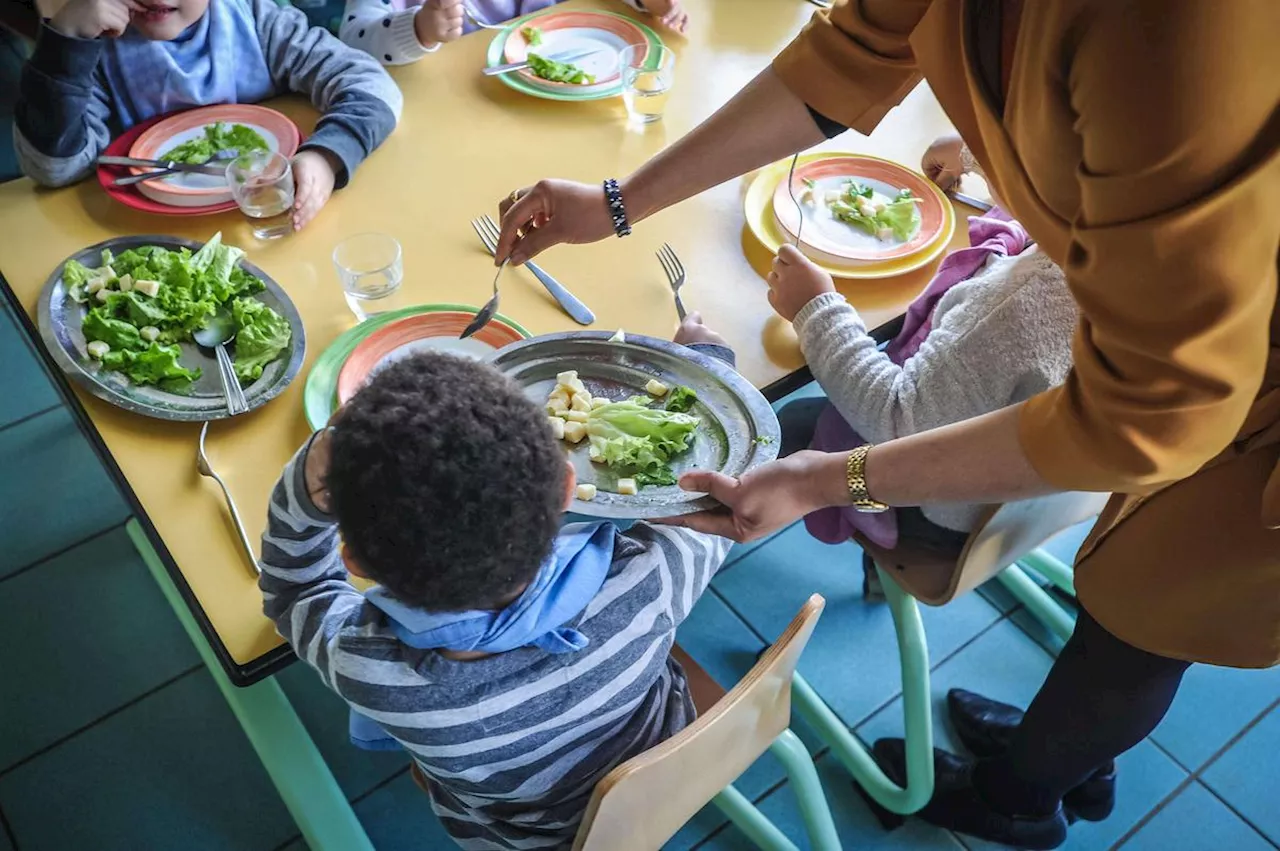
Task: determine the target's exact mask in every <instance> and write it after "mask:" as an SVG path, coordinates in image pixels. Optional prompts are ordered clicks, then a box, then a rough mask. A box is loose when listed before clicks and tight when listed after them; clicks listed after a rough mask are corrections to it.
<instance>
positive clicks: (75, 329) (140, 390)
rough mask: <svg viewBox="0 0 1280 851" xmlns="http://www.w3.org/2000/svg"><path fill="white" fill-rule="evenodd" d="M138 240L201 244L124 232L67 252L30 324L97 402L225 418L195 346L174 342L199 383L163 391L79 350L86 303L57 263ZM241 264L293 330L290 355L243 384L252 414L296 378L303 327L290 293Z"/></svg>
mask: <svg viewBox="0 0 1280 851" xmlns="http://www.w3.org/2000/svg"><path fill="white" fill-rule="evenodd" d="M144 245H158V246H160V247H161V248H167V249H169V250H171V251H174V250H177V249H179V248H188V249H190V250H191V251H193V252H195V251H198V250H199V249H200V246H201V245H202V243H199V242H194V241H192V240H189V239H178V238H177V237H172V236H126V237H119V238H116V239H109V240H107V241H106V242H100V243H98V244H97V245H91V246H89V247H88V248H85V249H82V250H81V251H78V252H76V253H75V254H73V255H71V257H68V258H67V260H64V261H63V262H62V263H61V264H59V265H58V268H57V269H55V270H54V272H53V274H52V275H50V276H49V280H48V282H47V283H46V284H45V285H44V290H43V291H42V292H41V293H40V304H39V310H38V317H37V323H38V325H39V328H40V336H41V337H42V338H43V339H44V344H45V347H46V348H48V350H49V353H50V354H52V355H53V359H54V361H56V362H57V364H58V366H59V367H61V368H62V371H63V372H65V373H66V374H67V376H68V377H69V378H70V379H71V380H72V381H74V382H76V383H77V384H79V385H80V386H81V387H83V388H84V389H85V390H87V391H88V392H90V393H92V394H93V395H94V396H97V397H98V398H99V399H103V400H105V401H107V402H110V403H111V404H113V405H116V406H118V407H121V408H124V409H125V410H126V411H133V412H134V413H137V414H142V415H143V416H148V417H155V418H157V419H161V420H177V421H180V422H207V421H209V420H220V419H226V418H227V417H229V416H230V414H229V413H228V412H227V403H226V399H225V398H224V397H223V395H222V383H221V381H220V380H219V379H218V362H217V360H216V359H215V358H214V357H213V356H212V355H206V354H205V353H204V352H202V351H201V350H200V349H199V347H197V346H196V345H195V344H194V343H180V344H179V345H180V347H181V348H182V357H181V358H180V360H181V363H182V364H183V366H186V367H196V366H198V367H200V370H201V375H200V378H199V380H197V381H195V382H193V383H192V384H191V386H190V387H189V388H188V391H187V392H186V393H169V392H166V391H164V390H161V389H160V388H159V387H148V386H141V385H136V384H134V383H133V382H131V381H129V379H128V378H126V377H125V376H123V375H121V374H120V373H118V372H109V371H107V370H104V369H102V368H101V366H100V365H99V364H98V363H97V361H95V360H93V359H92V358H90V357H89V355H88V353H87V352H86V351H85V339H84V334H83V333H81V330H80V325H81V323H82V322H83V321H84V315H85V313H86V308H85V307H84V306H83V305H80V304H77V303H76V302H75V301H74V300H72V299H71V297H70V296H68V295H67V289H66V287H65V286H63V282H62V270H63V268H64V267H65V266H66V264H67V262H68V261H70V260H77V261H79V262H81V263H83V264H85V265H86V266H90V267H96V266H98V265H99V264H100V263H101V262H102V250H103V249H104V248H109V249H111V251H112V252H113V253H115V254H120V253H121V252H124V251H128V250H129V249H130V248H140V247H141V246H144ZM240 266H241V268H243V269H244V270H245V271H246V272H248V273H250V274H252V275H256V276H257V277H259V278H261V279H262V282H263V283H264V284H266V289H265V290H264V291H263V292H260V293H258V294H257V295H256V296H255V298H257V299H258V300H259V301H261V302H263V303H264V304H266V305H267V306H268V307H270V308H271V309H272V310H274V311H276V312H277V313H279V314H280V315H281V316H283V317H284V318H285V319H286V320H287V321H288V323H289V327H290V329H291V330H292V331H293V342H292V351H291V352H290V353H289V356H288V357H287V358H277V359H276V360H274V361H272V362H271V363H270V364H268V365H267V367H266V369H264V370H263V371H262V377H261V378H259V379H258V380H257V381H255V382H254V383H253V384H251V385H250V386H248V387H246V388H244V395H245V397H246V398H247V399H248V400H249V410H250V411H252V410H254V409H256V408H260V407H262V406H263V405H265V404H266V403H267V402H269V401H271V400H272V399H274V398H275V397H276V396H279V395H280V394H281V393H282V392H283V391H284V389H285V388H286V387H288V386H289V382H291V381H293V379H294V378H295V377H296V376H297V374H298V370H299V369H301V368H302V359H303V356H304V354H305V353H306V348H307V342H306V332H305V330H304V329H303V327H302V317H300V316H299V315H298V310H297V308H296V307H294V306H293V302H292V301H290V300H289V296H288V295H286V294H285V291H284V290H283V289H281V287H280V285H279V284H277V283H276V282H275V281H273V280H272V279H271V278H270V277H268V276H267V274H266V273H265V272H263V271H262V270H261V269H259V268H258V267H257V266H254V265H253V264H252V263H249V262H247V261H246V260H244V259H241V261H240Z"/></svg>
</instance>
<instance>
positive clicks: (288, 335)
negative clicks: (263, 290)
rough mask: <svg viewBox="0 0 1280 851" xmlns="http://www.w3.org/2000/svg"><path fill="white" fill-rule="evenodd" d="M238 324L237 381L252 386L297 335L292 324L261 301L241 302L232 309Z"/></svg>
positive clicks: (237, 301) (242, 299) (234, 303)
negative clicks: (291, 327)
mask: <svg viewBox="0 0 1280 851" xmlns="http://www.w3.org/2000/svg"><path fill="white" fill-rule="evenodd" d="M231 315H232V316H233V317H234V318H235V321H236V328H237V329H238V330H237V331H236V354H235V358H234V366H235V371H236V378H239V379H240V382H241V383H242V384H245V385H248V384H251V383H253V382H254V381H257V380H258V379H259V378H261V377H262V370H263V369H264V368H265V367H266V366H267V364H269V363H271V362H272V361H273V360H275V359H276V358H278V357H279V356H280V353H281V352H283V351H284V350H285V349H287V348H288V347H289V341H290V340H291V339H292V337H293V331H292V329H290V328H289V322H288V320H286V319H285V318H284V317H283V316H281V315H280V314H278V313H276V312H275V311H274V310H272V309H271V308H269V307H267V306H266V305H265V304H263V303H262V302H260V301H258V300H257V299H252V298H238V299H236V300H235V301H234V302H232V305H231Z"/></svg>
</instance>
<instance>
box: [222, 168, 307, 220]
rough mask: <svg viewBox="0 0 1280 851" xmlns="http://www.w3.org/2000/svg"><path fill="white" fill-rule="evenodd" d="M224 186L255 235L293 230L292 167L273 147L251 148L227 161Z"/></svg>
mask: <svg viewBox="0 0 1280 851" xmlns="http://www.w3.org/2000/svg"><path fill="white" fill-rule="evenodd" d="M227 186H229V187H230V188H231V194H232V196H234V197H235V199H236V203H237V204H238V205H240V212H242V213H244V216H245V218H247V219H248V220H249V224H250V226H251V227H252V228H253V235H254V236H256V237H257V238H258V239H278V238H279V237H282V236H285V235H287V234H289V233H291V232H292V231H293V221H292V219H293V168H292V166H290V164H289V160H288V159H286V158H285V157H283V156H281V155H280V154H278V153H275V152H273V151H254V152H252V153H248V154H245V155H244V156H240V157H236V158H235V159H234V160H232V161H231V162H230V163H229V164H228V165H227Z"/></svg>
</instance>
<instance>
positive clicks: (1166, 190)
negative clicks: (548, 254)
mask: <svg viewBox="0 0 1280 851" xmlns="http://www.w3.org/2000/svg"><path fill="white" fill-rule="evenodd" d="M1275 32H1280V4H1276V3H1274V2H1273V0H1233V2H1230V3H1214V4H1205V3H1200V2H1197V0H1172V2H1170V0H1131V2H1126V3H1107V2H1095V0H1044V2H1038V3H1026V4H1025V7H1024V3H1023V2H1022V0H932V2H929V0H859V2H848V3H845V4H842V5H837V7H836V8H835V9H834V10H832V11H831V12H830V14H829V15H820V16H818V17H816V18H815V19H814V21H813V23H812V24H811V25H810V26H809V27H808V28H807V29H806V30H805V31H804V32H803V33H802V34H801V35H800V36H799V37H798V38H797V39H796V41H795V42H794V43H793V44H792V45H791V46H790V47H788V48H787V50H786V51H784V52H783V54H782V55H781V56H780V57H779V58H778V59H777V60H775V62H774V64H773V67H772V68H771V69H769V70H767V71H765V72H764V73H762V74H761V75H760V76H759V77H758V78H756V80H754V81H753V82H752V83H751V84H750V85H749V86H748V87H747V88H746V89H744V90H743V91H742V92H741V93H740V94H739V95H737V96H736V97H735V98H734V99H733V100H732V101H730V103H728V104H727V105H726V106H725V107H723V108H722V109H721V110H720V111H719V112H718V113H716V114H715V115H714V116H712V117H711V118H710V119H708V120H707V121H706V122H705V123H704V124H703V125H702V126H701V127H699V128H697V129H696V130H694V131H693V132H692V133H690V134H689V135H688V136H687V137H686V138H684V139H683V140H681V141H680V142H678V143H677V144H675V145H674V146H672V147H671V148H670V149H668V150H667V151H665V152H664V153H662V154H661V155H659V156H658V157H657V158H655V159H654V160H653V161H651V162H650V163H648V164H646V165H645V166H643V167H642V168H641V169H639V170H638V171H637V172H636V173H635V174H634V175H632V176H631V177H629V178H627V179H626V180H624V181H623V182H622V183H621V185H620V187H619V188H618V191H617V192H614V191H612V187H609V189H610V191H609V192H608V194H607V197H606V193H604V192H602V191H601V189H600V188H599V187H590V186H583V185H579V184H571V183H566V182H561V181H543V182H542V183H539V184H538V185H537V186H535V187H533V188H532V189H531V190H528V191H527V192H525V193H524V194H523V195H522V196H520V197H519V200H518V201H517V202H516V203H514V204H508V205H506V206H508V207H509V208H508V209H507V210H506V211H505V215H504V221H503V228H504V232H503V239H502V242H501V245H500V246H499V252H498V253H499V256H502V255H503V254H504V253H505V252H506V251H507V250H512V253H513V256H512V259H513V261H515V262H523V261H524V260H525V259H527V258H528V257H531V256H533V255H534V254H536V253H537V252H538V251H540V250H542V249H543V248H546V247H547V246H549V245H553V244H556V243H559V242H588V241H593V240H596V239H600V238H603V237H604V236H606V235H608V234H609V233H612V232H613V231H614V230H615V227H614V226H615V225H616V227H617V229H618V231H619V232H620V233H621V232H624V231H625V230H626V228H627V227H628V219H629V220H630V221H632V222H634V221H639V220H640V219H643V218H644V217H645V216H647V215H649V214H651V213H653V212H655V211H657V210H660V209H662V208H663V207H665V206H668V205H670V204H673V203H675V202H676V201H679V200H682V199H683V198H686V197H689V196H690V195H693V194H696V193H697V192H699V191H701V190H703V189H705V188H707V187H710V186H712V185H715V184H717V183H719V182H721V181H723V180H726V179H728V178H730V177H732V176H735V175H738V174H741V173H744V172H746V171H748V170H750V169H752V168H755V167H758V166H760V165H762V164H764V163H767V162H770V161H772V160H775V159H777V158H779V157H782V156H785V155H789V154H791V153H792V152H794V151H796V150H799V149H802V148H804V147H807V146H809V145H812V144H814V143H816V142H818V141H820V140H821V139H822V138H823V136H824V133H826V134H831V133H834V132H835V131H837V130H838V129H840V127H841V126H847V127H853V128H855V129H858V130H861V131H863V132H870V130H871V129H873V128H874V126H875V124H876V123H877V122H878V121H879V120H880V118H882V117H883V116H884V114H885V113H886V112H887V111H888V110H889V109H890V108H891V107H892V106H893V105H894V104H896V103H897V102H898V101H899V100H900V99H901V98H902V97H903V96H904V95H905V94H906V93H907V92H908V91H909V90H910V89H911V88H912V87H913V86H914V85H915V83H916V82H917V81H918V80H919V78H920V75H921V74H923V76H924V77H925V78H926V79H927V80H928V81H929V83H930V84H931V86H932V88H933V90H934V92H935V94H936V95H937V97H938V99H939V101H940V102H941V103H942V105H943V107H944V108H945V109H946V111H947V113H948V115H949V116H950V118H951V120H952V122H953V123H954V124H955V126H956V127H957V129H958V130H959V131H960V134H961V135H962V136H963V137H964V139H965V140H966V142H967V143H968V144H969V146H970V148H971V149H972V150H973V153H974V155H975V156H976V158H977V159H978V161H979V162H980V163H981V164H982V166H983V168H984V171H985V173H986V175H987V177H988V179H989V180H990V181H991V182H992V183H993V185H994V187H995V188H996V190H997V191H998V192H999V194H1000V196H1001V198H1002V199H1003V201H1004V203H1005V205H1006V206H1007V208H1008V209H1009V210H1010V211H1011V212H1012V213H1013V214H1014V215H1015V216H1016V217H1017V218H1018V219H1019V220H1020V221H1021V222H1023V223H1024V224H1025V225H1026V227H1027V229H1028V231H1029V232H1030V233H1031V235H1032V237H1033V238H1034V239H1035V240H1036V241H1037V242H1038V243H1039V244H1040V245H1041V247H1042V248H1043V250H1044V251H1045V252H1046V253H1048V254H1049V256H1050V257H1052V258H1053V259H1054V260H1055V261H1057V262H1058V263H1059V265H1061V266H1062V267H1063V269H1064V270H1066V273H1067V277H1068V281H1069V283H1070V285H1071V288H1072V292H1073V294H1074V296H1075V298H1076V301H1077V303H1078V304H1079V306H1080V309H1081V313H1082V319H1081V323H1080V327H1079V329H1078V332H1077V338H1076V343H1075V349H1074V353H1075V361H1076V366H1075V369H1074V371H1073V373H1072V375H1071V376H1070V378H1069V379H1068V381H1067V383H1066V384H1065V385H1064V386H1063V387H1062V388H1059V389H1056V390H1051V391H1049V392H1047V393H1044V394H1041V395H1040V396H1037V397H1035V398H1033V399H1032V400H1030V401H1029V402H1027V403H1025V404H1023V405H1020V406H1016V407H1012V408H1009V409H1006V410H1004V411H1000V412H997V413H995V414H991V415H988V416H985V417H980V418H977V419H974V420H970V421H968V422H965V423H960V424H957V425H954V426H950V427H947V428H943V429H938V430H936V431H933V432H928V433H925V434H920V435H915V436H913V437H910V438H905V439H901V440H896V441H892V442H889V443H884V444H881V445H878V446H876V447H874V448H873V449H872V450H871V451H870V452H868V453H865V454H862V453H857V452H856V451H855V453H854V454H852V455H846V454H840V455H820V454H813V453H801V454H800V455H797V456H793V457H792V458H791V459H787V460H784V461H780V462H778V463H776V464H774V465H771V466H770V467H767V468H764V469H761V470H759V471H757V472H755V473H754V474H752V475H748V476H744V477H743V478H742V480H741V481H733V480H728V479H725V478H723V477H719V476H716V475H713V474H696V475H693V476H690V477H688V480H687V481H686V482H685V483H684V484H685V485H686V486H688V487H690V488H693V489H698V490H706V491H709V492H710V493H712V494H713V495H715V496H716V497H717V498H718V499H719V500H720V501H721V502H723V503H724V504H725V505H726V506H728V507H729V508H730V509H731V510H732V513H731V514H730V513H726V514H721V515H704V516H700V517H696V518H693V519H692V520H690V521H688V522H691V523H693V524H695V525H698V526H700V527H701V528H703V529H707V530H711V531H718V532H720V533H722V534H727V535H731V536H733V537H736V538H738V539H747V538H751V537H755V536H758V535H760V534H763V533H764V532H766V531H768V530H771V529H773V528H776V527H778V526H779V525H781V524H783V523H786V522H789V521H791V520H793V519H795V518H797V517H799V516H801V515H803V514H805V513H807V512H809V511H812V510H814V509H816V508H818V507H822V506H827V505H835V504H845V505H847V504H849V502H850V500H851V498H853V499H855V500H860V501H861V502H862V503H863V504H866V505H867V506H868V507H875V505H876V503H887V504H890V505H897V506H904V505H919V504H921V503H926V502H952V501H957V502H958V501H986V502H1004V501H1009V500H1014V499H1020V498H1027V497H1031V496H1035V495H1039V494H1044V493H1048V492H1052V491H1055V490H1092V491H1102V492H1113V493H1115V494H1117V496H1115V497H1114V498H1113V499H1112V502H1111V503H1110V505H1109V506H1108V508H1107V510H1106V512H1104V514H1103V516H1102V518H1101V519H1100V521H1099V523H1098V526H1097V528H1096V529H1095V531H1094V534H1093V535H1091V537H1090V539H1089V541H1087V542H1086V544H1085V546H1084V548H1083V549H1082V550H1081V555H1080V557H1079V560H1078V563H1077V587H1078V591H1079V598H1080V602H1081V604H1082V606H1083V608H1084V609H1085V612H1084V613H1082V616H1081V621H1080V625H1079V626H1078V628H1077V632H1076V635H1075V636H1074V637H1073V638H1072V639H1071V642H1069V645H1068V647H1067V648H1066V649H1065V650H1064V652H1063V654H1062V655H1061V656H1060V658H1059V660H1058V661H1057V662H1056V663H1055V665H1054V668H1053V671H1052V672H1051V673H1050V675H1049V678H1048V679H1047V680H1046V683H1045V686H1044V687H1043V688H1042V690H1041V693H1040V694H1039V695H1038V696H1037V698H1036V700H1035V701H1034V702H1033V703H1032V706H1031V707H1030V709H1029V710H1028V712H1027V715H1026V717H1025V719H1023V720H1022V723H1021V724H1020V725H1018V726H1017V728H1016V731H1015V730H1012V729H1009V727H1011V726H1012V725H1011V724H1007V722H1008V721H1009V719H1008V718H1003V719H1002V718H1000V717H999V716H1000V713H999V712H998V711H995V710H994V709H992V707H986V710H982V711H977V712H975V713H974V714H973V717H972V718H970V719H969V720H971V721H974V722H975V723H977V724H978V726H979V727H980V728H981V727H982V725H984V724H985V725H986V726H985V728H983V729H984V731H985V734H988V735H986V738H987V739H988V740H989V741H992V742H998V747H995V746H993V748H992V753H993V754H994V755H993V756H992V758H990V759H987V760H984V761H982V762H981V763H979V764H978V766H977V768H976V770H974V771H973V772H970V771H968V769H967V766H964V765H961V764H958V763H956V762H954V761H948V760H947V759H946V758H945V757H943V756H940V757H939V760H938V769H939V772H938V784H937V792H936V794H935V796H934V799H933V801H932V802H931V803H930V804H929V805H928V807H926V808H925V810H924V811H922V813H921V814H922V815H923V816H924V817H925V818H927V819H929V820H931V821H934V822H935V823H937V824H941V825H944V826H947V827H951V828H955V829H958V830H962V831H965V832H971V833H975V834H978V835H981V836H984V837H986V838H989V839H994V840H998V841H1004V842H1007V843H1010V844H1017V845H1019V846H1021V847H1038V848H1053V847H1056V846H1057V845H1058V844H1060V843H1061V842H1062V841H1063V839H1064V837H1065V830H1066V820H1065V818H1064V816H1063V814H1062V808H1061V803H1060V802H1061V800H1062V798H1063V796H1064V795H1066V794H1068V793H1069V792H1071V790H1073V789H1077V787H1079V786H1080V784H1081V783H1082V782H1083V781H1085V780H1086V779H1088V778H1090V777H1091V776H1094V774H1095V772H1097V771H1099V770H1100V769H1101V768H1102V767H1104V766H1106V765H1107V764H1108V763H1109V761H1110V760H1111V759H1113V758H1114V757H1115V756H1116V755H1118V754H1119V753H1121V752H1123V751H1124V750H1126V749H1128V748H1129V747H1132V746H1133V745H1134V744H1136V743H1137V742H1138V741H1140V740H1141V739H1142V738H1143V737H1144V736H1145V735H1146V734H1147V733H1149V732H1150V731H1151V729H1153V728H1154V726H1155V725H1156V724H1157V723H1158V722H1159V720H1160V719H1161V718H1162V717H1163V715H1164V713H1165V711H1166V710H1167V709H1168V706H1169V704H1170V702H1171V701H1172V699H1173V696H1174V694H1175V693H1176V691H1177V687H1178V684H1179V682H1180V680H1181V677H1182V673H1183V671H1184V670H1185V668H1186V666H1187V664H1189V663H1190V662H1207V663H1212V664H1220V665H1230V666H1237V667H1262V666H1270V665H1273V664H1275V663H1276V662H1277V661H1278V660H1280V528H1278V527H1280V470H1278V469H1277V462H1278V461H1280V309H1278V308H1277V304H1276V291H1277V283H1276V282H1277V253H1278V251H1280V52H1277V51H1276V50H1275V49H1274V45H1273V44H1272V43H1271V35H1269V34H1274V33H1275ZM619 197H620V200H621V201H622V202H623V204H624V205H625V210H624V211H622V218H621V219H620V220H619V219H618V218H617V215H616V214H618V213H619V212H620V211H619V210H618V208H617V206H616V205H614V206H613V207H609V206H608V205H607V204H606V201H607V200H613V201H617V200H619ZM611 213H612V214H614V217H613V218H612V219H611ZM519 232H523V233H524V234H525V235H524V236H523V237H521V236H520V233H519ZM773 285H774V282H773V281H771V286H773ZM987 710H990V711H987ZM1002 723H1005V725H1006V726H1005V727H1001V724H1002ZM997 751H998V753H996V752H997ZM880 755H881V757H882V758H883V761H885V762H888V763H890V765H889V766H888V767H890V768H900V766H895V765H893V763H894V762H895V761H900V753H899V752H897V751H895V749H894V748H892V747H888V748H881V749H880ZM1095 779H1097V778H1096V777H1095ZM1077 791H1078V790H1077ZM1102 809H1103V810H1105V809H1107V807H1105V806H1104V807H1102Z"/></svg>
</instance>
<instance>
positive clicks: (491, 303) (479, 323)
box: [458, 254, 511, 340]
mask: <svg viewBox="0 0 1280 851" xmlns="http://www.w3.org/2000/svg"><path fill="white" fill-rule="evenodd" d="M510 262H511V255H510V254H508V255H507V259H505V260H503V261H502V265H501V266H499V267H498V274H496V275H494V276H493V298H491V299H489V300H488V301H486V302H485V303H484V307H482V308H480V312H479V313H477V314H476V318H475V319H473V320H471V324H470V325H468V326H467V327H466V328H463V329H462V333H461V334H459V335H458V339H459V340H465V339H467V338H468V337H470V336H471V335H472V334H474V333H476V332H477V331H479V330H480V329H481V328H483V327H484V326H486V325H488V324H489V323H490V322H491V321H492V320H493V315H494V314H495V313H497V312H498V279H499V278H501V277H502V270H504V269H506V268H507V264H508V263H510Z"/></svg>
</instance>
